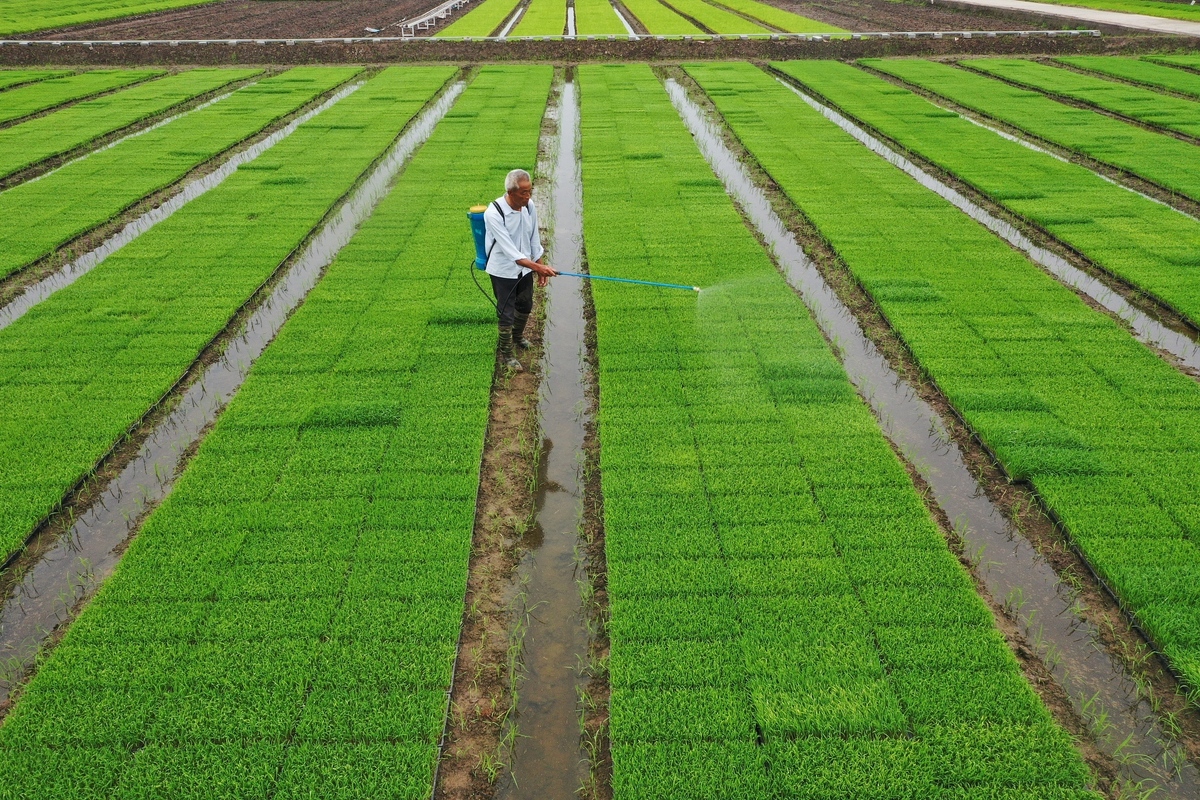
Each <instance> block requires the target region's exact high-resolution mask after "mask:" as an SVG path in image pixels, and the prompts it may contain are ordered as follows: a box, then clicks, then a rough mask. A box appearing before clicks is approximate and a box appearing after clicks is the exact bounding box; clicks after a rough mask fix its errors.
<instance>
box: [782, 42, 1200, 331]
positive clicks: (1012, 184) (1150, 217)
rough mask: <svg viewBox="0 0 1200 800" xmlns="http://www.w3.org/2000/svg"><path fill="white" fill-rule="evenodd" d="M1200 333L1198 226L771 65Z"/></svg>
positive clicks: (899, 95)
mask: <svg viewBox="0 0 1200 800" xmlns="http://www.w3.org/2000/svg"><path fill="white" fill-rule="evenodd" d="M775 66H776V67H777V68H778V69H780V70H781V71H783V72H785V73H787V74H788V75H791V76H792V77H794V78H796V79H797V80H799V81H801V82H802V83H803V84H804V85H805V86H808V87H811V89H813V90H815V91H816V92H817V93H819V94H821V95H823V96H824V97H825V98H828V99H829V100H830V101H831V102H833V103H835V104H837V105H838V106H839V107H840V108H841V109H843V110H844V111H845V112H846V113H848V114H850V115H851V116H853V117H856V118H857V119H859V120H862V121H863V122H865V123H866V124H868V125H870V126H872V127H874V128H875V129H876V130H879V131H881V132H882V133H883V134H884V135H885V136H888V137H890V138H891V139H893V140H895V141H897V142H899V143H900V144H901V145H902V146H903V147H905V148H907V149H909V150H910V151H912V152H914V153H917V154H919V155H921V156H922V157H924V158H926V159H928V160H929V161H931V162H933V163H934V164H937V165H938V166H939V167H941V168H943V169H945V170H947V171H948V172H951V173H953V174H955V175H957V176H958V177H959V178H962V179H963V180H964V181H966V182H967V183H969V184H970V185H972V186H974V187H975V188H977V189H979V190H980V191H981V192H983V193H984V194H986V195H987V196H989V197H991V198H992V199H993V200H995V201H996V202H997V203H999V204H1001V205H1003V206H1005V207H1007V208H1009V209H1011V210H1012V211H1013V212H1014V213H1016V214H1018V215H1020V216H1022V217H1024V218H1025V219H1028V220H1031V221H1033V222H1034V223H1036V224H1038V225H1040V226H1041V227H1042V228H1045V229H1046V230H1047V231H1049V232H1050V233H1052V234H1054V235H1055V236H1057V237H1058V238H1059V239H1061V240H1062V241H1064V242H1066V243H1067V244H1069V245H1070V246H1071V247H1073V248H1075V249H1076V250H1077V251H1079V252H1080V253H1082V254H1083V255H1085V256H1087V257H1088V258H1090V259H1091V260H1092V261H1093V262H1095V263H1096V264H1097V265H1099V266H1100V267H1102V268H1103V269H1106V270H1108V271H1109V272H1111V273H1113V274H1114V275H1117V276H1119V277H1120V278H1122V279H1123V280H1125V281H1128V282H1129V283H1130V284H1132V285H1133V286H1135V287H1137V288H1139V289H1141V290H1143V291H1145V292H1147V293H1149V294H1151V295H1153V296H1155V297H1157V298H1158V299H1160V300H1161V301H1163V302H1164V303H1166V304H1167V305H1169V306H1171V307H1173V308H1175V309H1176V310H1178V311H1179V312H1180V313H1182V314H1184V315H1185V316H1187V317H1188V318H1189V319H1191V320H1192V321H1193V322H1194V323H1196V324H1197V325H1200V270H1198V269H1197V266H1198V265H1200V222H1197V221H1196V220H1195V219H1194V218H1192V217H1189V216H1186V215H1184V214H1180V213H1178V212H1177V211H1175V210H1173V209H1171V208H1168V207H1167V206H1164V205H1162V204H1161V203H1157V202H1155V201H1153V200H1150V199H1148V198H1146V197H1143V196H1142V195H1139V194H1135V193H1134V192H1131V191H1128V190H1126V189H1124V188H1122V187H1120V186H1117V185H1115V184H1113V183H1111V182H1109V181H1107V180H1105V179H1103V178H1101V177H1100V176H1098V175H1096V174H1095V173H1094V172H1092V171H1091V170H1088V169H1085V168H1083V167H1081V166H1079V165H1076V164H1070V163H1066V162H1063V161H1060V160H1059V159H1057V158H1054V157H1053V156H1051V155H1048V154H1046V153H1042V152H1038V151H1035V150H1030V149H1029V148H1028V147H1024V146H1023V145H1021V144H1018V143H1017V142H1012V141H1009V140H1007V139H1004V138H1002V137H1000V136H998V135H996V134H995V133H993V132H992V131H990V130H987V129H985V128H981V127H980V126H978V125H975V124H973V123H971V122H969V121H967V120H965V119H963V118H962V117H960V116H959V115H957V114H954V113H953V112H949V111H943V110H941V109H939V108H937V107H936V106H935V105H933V104H932V103H930V102H929V101H928V100H926V99H924V98H923V97H920V96H918V95H916V94H913V93H912V92H908V91H905V90H903V89H897V87H896V86H894V85H893V84H891V83H889V82H887V81H885V80H883V79H882V78H878V77H876V76H874V75H870V74H868V73H866V72H864V71H862V70H859V69H855V68H854V67H852V66H850V65H848V64H843V63H840V62H835V61H805V62H801V61H792V62H787V63H782V64H776V65H775Z"/></svg>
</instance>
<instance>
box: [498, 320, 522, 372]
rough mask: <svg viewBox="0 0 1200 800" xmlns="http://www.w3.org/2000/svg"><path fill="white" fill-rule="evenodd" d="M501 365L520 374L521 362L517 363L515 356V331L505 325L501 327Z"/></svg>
mask: <svg viewBox="0 0 1200 800" xmlns="http://www.w3.org/2000/svg"><path fill="white" fill-rule="evenodd" d="M499 347H500V363H501V364H503V365H504V366H506V367H508V368H509V369H511V370H512V371H513V372H520V371H521V369H522V367H521V362H520V361H517V359H516V357H515V356H514V355H513V329H512V328H510V327H507V326H504V325H501V326H500V345H499Z"/></svg>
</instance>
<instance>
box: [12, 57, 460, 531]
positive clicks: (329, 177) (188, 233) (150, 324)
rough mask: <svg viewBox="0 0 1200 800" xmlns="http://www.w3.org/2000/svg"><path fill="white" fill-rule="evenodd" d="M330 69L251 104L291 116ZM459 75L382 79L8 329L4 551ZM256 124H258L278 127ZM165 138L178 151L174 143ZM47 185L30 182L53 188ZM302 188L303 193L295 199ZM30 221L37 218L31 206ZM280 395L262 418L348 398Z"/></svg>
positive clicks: (244, 493)
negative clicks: (278, 97)
mask: <svg viewBox="0 0 1200 800" xmlns="http://www.w3.org/2000/svg"><path fill="white" fill-rule="evenodd" d="M326 70H327V68H318V70H317V71H316V72H315V74H312V75H309V76H298V79H299V80H300V81H301V83H302V85H304V86H305V89H304V90H303V91H302V92H301V93H299V96H297V94H294V93H293V92H292V91H291V88H290V87H289V86H288V84H287V83H286V82H285V83H283V84H282V85H280V84H273V85H268V84H270V82H269V81H263V82H262V84H259V86H261V87H264V88H263V89H262V90H261V92H257V93H252V96H255V95H256V99H254V100H253V101H250V98H249V97H248V98H247V100H248V101H250V102H253V103H257V104H261V105H264V106H267V107H270V105H271V103H270V101H269V100H266V101H265V102H264V98H263V93H269V92H279V93H281V94H282V96H284V97H285V98H286V100H285V102H286V103H287V106H285V107H289V106H290V107H294V106H295V104H297V103H300V102H303V101H304V98H305V97H311V92H313V91H314V90H315V87H314V86H313V83H314V82H316V83H318V86H319V85H321V82H326V83H325V84H324V85H326V86H328V83H327V82H336V81H339V79H344V78H345V77H348V76H349V75H351V74H353V72H352V71H350V70H346V69H331V70H328V71H326ZM291 74H292V73H285V74H284V76H282V77H284V78H286V77H287V76H288V75H291ZM450 74H451V73H450V71H449V70H447V69H438V70H417V71H408V70H399V69H397V70H394V71H391V72H386V73H384V74H383V75H381V76H379V77H377V78H375V79H374V80H373V81H371V82H369V83H368V84H367V85H366V86H364V87H363V88H362V89H361V90H360V91H358V92H356V93H355V94H353V95H351V96H350V97H349V98H347V99H346V100H345V101H343V102H342V103H339V104H337V105H336V106H334V107H333V108H332V109H330V110H329V111H328V112H327V113H326V114H323V115H318V116H317V117H316V118H314V119H313V120H310V121H309V122H307V123H306V124H304V125H302V126H301V127H300V128H299V129H298V130H297V131H296V132H295V133H294V134H293V135H292V136H290V137H288V138H287V139H286V140H285V141H284V142H282V143H281V144H279V145H277V146H276V147H275V148H273V149H271V150H269V151H268V152H267V153H265V154H264V155H263V156H261V157H260V158H259V159H258V160H257V161H255V162H254V164H253V165H254V167H255V169H244V170H239V171H238V172H237V174H235V175H234V176H232V177H231V178H230V179H229V180H228V181H226V182H225V183H224V184H222V185H221V186H220V187H218V188H217V189H215V190H213V191H211V192H209V193H208V194H206V195H203V196H201V197H199V198H197V199H196V200H195V201H193V202H192V203H190V204H189V205H188V206H186V207H185V208H184V209H183V210H181V211H180V212H179V213H177V214H175V215H174V216H172V217H170V218H169V219H167V220H165V221H164V222H162V223H161V224H160V225H158V226H156V227H155V228H153V229H152V230H151V231H149V232H147V233H146V234H144V235H143V236H141V237H139V238H138V239H137V240H135V241H134V242H133V243H131V244H130V245H128V246H127V247H125V248H124V249H122V250H121V251H119V252H117V253H115V254H113V256H111V257H110V258H109V260H107V261H106V262H105V263H104V264H103V266H102V267H101V268H99V269H96V270H93V271H92V272H90V273H88V274H86V275H84V276H83V277H82V278H80V279H79V280H78V281H76V282H75V283H74V284H72V285H71V286H69V287H67V288H66V289H64V290H62V291H60V292H58V293H57V294H55V295H54V296H52V297H50V298H48V299H47V300H46V301H45V302H43V303H41V304H39V305H38V306H35V307H34V308H32V309H31V310H30V312H29V313H28V314H26V315H25V316H23V317H21V318H20V319H18V320H16V321H15V322H14V323H13V324H12V325H10V326H9V327H7V328H5V329H4V330H3V331H2V332H0V341H2V342H3V353H2V355H0V362H2V363H3V367H0V374H3V375H7V376H9V377H8V378H7V379H0V397H2V398H3V400H2V401H0V402H2V403H3V405H4V407H5V408H6V409H12V410H13V411H12V413H11V414H6V415H5V419H4V420H3V422H2V423H0V442H3V445H2V449H0V452H2V453H3V455H2V456H0V487H3V490H2V491H0V551H3V552H5V553H9V552H12V551H13V550H15V549H16V548H17V547H19V546H20V544H21V543H22V541H24V539H25V537H26V536H27V535H28V533H29V531H30V530H31V529H32V528H33V526H34V525H36V524H37V522H38V521H39V520H40V519H41V518H42V517H43V516H44V515H46V514H47V513H48V512H50V511H51V510H52V509H53V508H54V507H55V505H56V504H57V503H58V502H59V501H60V499H61V498H62V496H63V494H64V492H66V491H67V490H68V489H69V488H70V487H71V486H72V485H74V484H75V483H76V482H77V481H78V480H79V479H80V478H81V477H82V476H83V475H85V474H87V472H88V471H90V470H91V469H92V467H93V466H94V465H95V464H96V462H97V461H98V460H99V459H100V458H101V457H102V456H103V455H104V454H105V453H106V452H108V450H109V449H110V448H111V447H113V444H114V442H116V441H118V440H119V438H120V437H121V436H122V435H124V433H125V432H126V431H127V430H128V429H129V428H130V427H131V426H132V425H133V424H135V423H136V422H137V421H138V420H139V419H141V418H142V416H143V415H144V414H145V413H146V412H147V410H148V409H149V408H150V407H151V406H152V405H153V404H154V403H155V402H157V401H158V400H159V399H160V398H161V397H162V396H163V395H164V394H165V393H166V392H167V391H169V390H170V388H171V386H172V385H173V384H174V383H175V382H176V381H177V380H179V378H180V376H181V375H182V374H183V373H184V371H185V370H186V369H187V368H188V366H189V365H190V364H191V363H192V361H193V360H194V359H195V358H196V355H197V354H198V353H199V352H200V351H201V350H202V349H203V348H204V347H205V346H206V345H207V344H208V343H209V341H211V340H212V338H213V337H214V336H215V335H216V334H217V333H218V332H219V331H221V329H222V328H224V327H225V326H226V325H227V324H228V322H229V320H230V318H231V317H232V316H233V315H234V313H235V312H236V311H237V309H238V308H239V307H240V306H241V305H242V304H243V303H245V302H246V299H247V298H248V297H249V296H250V295H251V294H252V293H253V292H254V291H255V289H256V288H257V287H258V286H259V285H260V284H261V283H262V282H263V281H264V280H265V279H266V278H267V277H269V276H270V275H271V273H272V272H274V271H275V270H276V269H277V268H278V266H279V264H280V263H281V262H282V261H283V260H284V259H285V258H287V256H288V254H289V253H290V252H291V251H292V250H293V249H294V248H295V247H296V246H297V244H298V243H299V242H300V241H301V240H302V239H303V238H304V237H305V236H306V235H307V234H308V233H309V231H311V230H312V228H313V227H314V226H315V225H316V224H317V222H318V221H319V220H320V219H321V217H322V216H323V215H324V214H325V213H326V211H327V209H328V208H329V207H330V205H331V204H333V203H334V202H335V201H336V200H337V199H338V198H339V197H340V196H341V195H342V194H343V193H344V192H345V191H346V190H347V189H348V188H349V187H350V185H351V184H352V183H353V182H354V181H355V179H356V178H357V177H358V176H359V175H360V174H361V173H362V171H363V170H364V169H365V168H366V167H367V166H368V165H369V164H370V163H371V161H372V160H373V159H375V158H376V157H377V156H378V155H379V154H380V153H381V152H382V151H383V149H384V148H385V147H387V146H388V145H389V144H390V143H391V141H392V140H393V139H394V138H395V136H396V135H397V132H398V130H399V128H400V127H401V126H402V125H403V124H404V122H405V121H406V120H407V119H408V118H409V117H410V116H411V115H412V114H415V113H416V111H417V110H418V109H419V108H420V106H421V105H422V104H423V103H424V102H425V101H426V99H427V98H428V97H429V96H430V95H431V94H432V93H433V92H434V91H435V90H436V89H437V87H438V86H440V85H441V84H442V83H443V82H444V81H445V80H446V79H447V78H448V77H449V75H450ZM252 88H254V87H252ZM231 99H232V98H231ZM380 100H387V101H389V102H388V104H385V103H383V102H380ZM220 106H221V104H220V103H218V104H217V105H216V106H213V107H212V108H213V109H216V108H219V107H220ZM242 110H248V109H246V107H245V106H243V107H242V108H240V109H239V111H242ZM279 110H280V109H279V107H278V106H276V107H275V109H274V110H273V111H272V112H268V113H269V114H270V115H271V116H274V115H275V114H278V113H279ZM258 119H259V122H258V124H259V125H261V124H263V123H264V122H265V121H266V120H265V119H263V117H262V116H259V117H258ZM181 122H183V120H181ZM171 127H172V126H170V125H168V126H166V127H164V128H162V129H160V130H163V131H166V130H168V129H170V128H171ZM201 132H202V131H200V130H197V131H196V133H197V135H200V134H201ZM210 133H211V131H210ZM152 135H153V134H147V136H145V137H139V138H138V139H135V140H133V141H134V142H140V141H142V140H145V139H147V138H149V137H150V136H152ZM161 141H162V143H163V144H165V145H166V146H168V147H170V146H172V145H171V144H169V142H170V141H171V140H170V139H169V138H167V139H164V140H161ZM174 146H179V145H178V143H176V144H175V145H174ZM119 149H120V148H114V149H113V150H110V151H108V152H109V153H112V152H116V151H117V150H119ZM92 160H93V159H85V160H84V161H83V162H80V163H81V164H84V163H87V162H88V161H92ZM58 174H62V173H58ZM109 180H111V176H109V177H106V178H105V180H104V184H107V183H108V181H109ZM49 181H50V179H49V178H47V179H45V180H42V181H38V182H36V183H34V184H32V186H33V187H42V188H41V189H39V191H42V190H44V189H45V188H46V187H47V184H48V183H49ZM300 185H303V186H304V187H305V191H304V192H302V193H297V192H296V186H300ZM24 188H26V187H24V186H22V187H18V188H17V189H14V190H12V191H10V192H6V193H4V195H0V197H2V198H7V197H8V196H9V195H16V194H17V193H18V192H20V191H21V190H22V189H24ZM14 199H15V198H14ZM0 202H2V201H0ZM22 213H23V214H24V216H25V218H26V219H28V217H29V215H30V213H31V209H25V210H24V211H23V212H22ZM55 213H59V212H58V211H56V212H55ZM249 217H254V219H253V220H251V219H248V218H249ZM248 244H250V245H251V246H247V245H248ZM266 361H267V363H268V366H267V369H268V370H269V369H270V361H271V359H269V358H268V359H266ZM274 388H275V389H276V390H277V393H276V394H275V395H274V396H275V398H276V399H277V400H278V399H280V397H282V398H283V401H282V402H279V403H278V404H277V405H275V406H274V407H273V408H272V411H271V412H269V413H268V412H263V413H261V414H259V418H260V419H263V418H270V416H271V414H275V415H279V414H285V413H286V414H293V415H295V414H299V413H300V412H302V411H303V412H304V413H305V414H309V415H311V414H320V413H323V412H324V411H325V409H327V408H333V407H334V406H333V403H334V402H335V401H336V400H337V399H338V398H337V397H336V395H328V396H327V397H326V398H324V399H323V400H322V401H321V402H320V403H318V402H317V401H316V399H315V395H314V399H313V400H312V402H311V403H309V404H305V403H304V402H302V401H301V402H297V403H296V404H295V405H292V404H291V399H292V398H293V397H297V396H299V397H303V394H302V393H301V394H299V395H293V394H291V393H290V391H289V390H288V389H287V388H286V387H284V386H282V385H279V384H276V385H275V387H274ZM337 408H338V409H339V410H341V409H345V408H346V407H345V406H344V405H340V406H337ZM247 477H251V476H247ZM267 488H268V487H267V486H266V484H265V483H264V481H263V479H262V476H259V480H248V481H247V482H246V483H244V484H240V485H238V486H237V487H236V488H230V489H226V490H224V491H225V493H226V495H227V498H226V499H245V500H250V499H254V497H255V495H254V492H255V490H258V491H259V492H262V491H266V489H267Z"/></svg>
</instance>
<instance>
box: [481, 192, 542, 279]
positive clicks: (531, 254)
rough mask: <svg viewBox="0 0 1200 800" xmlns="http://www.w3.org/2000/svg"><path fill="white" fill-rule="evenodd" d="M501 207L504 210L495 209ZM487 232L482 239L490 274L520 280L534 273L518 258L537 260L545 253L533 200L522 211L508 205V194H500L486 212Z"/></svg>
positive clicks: (484, 220) (484, 214) (484, 213)
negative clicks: (487, 255)
mask: <svg viewBox="0 0 1200 800" xmlns="http://www.w3.org/2000/svg"><path fill="white" fill-rule="evenodd" d="M497 205H499V206H500V208H501V209H502V210H503V218H501V216H502V215H501V212H500V211H497V210H496V206H497ZM483 222H484V226H485V228H486V233H485V234H484V237H483V248H484V252H485V253H490V254H491V255H490V256H489V258H488V262H487V273H488V274H489V275H495V276H496V277H497V278H520V277H523V276H525V275H528V274H529V273H530V272H532V271H533V270H531V269H529V268H528V267H522V266H520V265H519V264H517V259H518V258H528V259H529V260H530V261H537V260H538V259H539V258H541V257H542V254H543V253H545V252H546V249H545V248H544V247H542V238H541V236H540V235H539V234H538V219H537V209H536V208H535V207H534V205H533V201H532V200H530V201H529V205H527V206H525V208H523V209H522V210H520V211H517V210H515V209H513V207H512V206H510V205H509V204H508V197H507V195H501V196H500V197H499V198H498V199H497V200H496V202H495V203H489V204H488V207H487V211H485V212H483Z"/></svg>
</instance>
